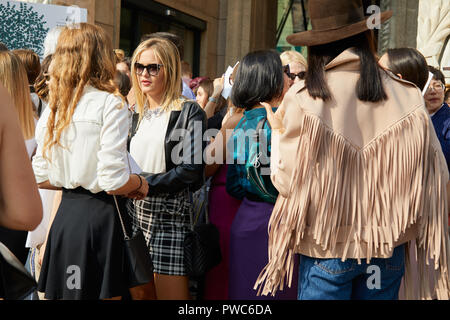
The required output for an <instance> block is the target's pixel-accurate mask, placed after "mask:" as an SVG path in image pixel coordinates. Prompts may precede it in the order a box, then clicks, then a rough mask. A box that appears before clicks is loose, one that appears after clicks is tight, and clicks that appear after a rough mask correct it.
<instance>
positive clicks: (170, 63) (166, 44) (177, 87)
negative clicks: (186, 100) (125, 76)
mask: <svg viewBox="0 0 450 320" xmlns="http://www.w3.org/2000/svg"><path fill="white" fill-rule="evenodd" d="M148 49H152V50H153V52H154V54H155V56H156V57H157V58H158V60H159V61H160V62H161V64H162V65H163V70H162V71H163V72H164V96H163V99H162V104H161V107H162V108H163V109H164V110H165V111H169V110H180V109H181V105H182V101H183V100H182V99H181V92H182V83H181V81H182V80H181V61H180V54H179V52H178V49H177V47H176V46H175V45H174V44H173V43H172V42H170V41H168V40H165V39H162V38H152V39H149V40H146V41H144V42H142V43H141V44H140V45H139V46H138V47H137V49H136V50H135V51H134V54H133V58H132V63H131V79H132V82H133V88H134V90H135V95H136V105H137V108H138V109H137V110H138V112H139V114H140V116H141V117H142V116H143V114H144V108H145V105H146V102H147V97H146V96H145V95H144V93H143V92H142V89H141V87H140V85H139V79H138V75H137V74H136V68H135V66H134V65H135V63H136V62H137V61H138V60H139V58H140V57H141V54H142V52H144V51H145V50H148Z"/></svg>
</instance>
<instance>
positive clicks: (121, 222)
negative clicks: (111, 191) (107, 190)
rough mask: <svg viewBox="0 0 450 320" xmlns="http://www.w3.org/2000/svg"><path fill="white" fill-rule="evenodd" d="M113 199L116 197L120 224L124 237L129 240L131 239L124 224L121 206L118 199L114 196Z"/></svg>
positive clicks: (115, 201)
mask: <svg viewBox="0 0 450 320" xmlns="http://www.w3.org/2000/svg"><path fill="white" fill-rule="evenodd" d="M113 197H114V203H115V204H116V209H117V214H118V215H119V219H120V224H121V225H122V231H123V236H124V238H125V240H129V239H130V238H129V237H128V235H127V231H126V229H125V224H124V223H123V219H122V214H121V213H120V209H119V204H118V203H117V198H116V196H114V195H113Z"/></svg>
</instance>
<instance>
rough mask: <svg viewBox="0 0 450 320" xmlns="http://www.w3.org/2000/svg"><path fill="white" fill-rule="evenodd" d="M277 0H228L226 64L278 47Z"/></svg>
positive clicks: (232, 63)
mask: <svg viewBox="0 0 450 320" xmlns="http://www.w3.org/2000/svg"><path fill="white" fill-rule="evenodd" d="M276 11H277V0H246V1H242V0H227V12H228V17H227V21H226V48H225V66H228V65H234V64H235V63H236V62H237V61H238V60H240V59H242V57H243V56H245V55H246V54H247V53H249V52H250V51H254V50H258V49H274V48H275V46H276V43H275V42H276V22H277V21H276V18H277V15H276Z"/></svg>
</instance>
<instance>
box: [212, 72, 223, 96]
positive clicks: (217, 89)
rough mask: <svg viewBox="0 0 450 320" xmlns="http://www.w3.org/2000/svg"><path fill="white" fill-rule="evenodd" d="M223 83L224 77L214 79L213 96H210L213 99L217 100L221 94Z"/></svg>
mask: <svg viewBox="0 0 450 320" xmlns="http://www.w3.org/2000/svg"><path fill="white" fill-rule="evenodd" d="M224 81H225V77H224V76H222V77H220V78H216V79H214V82H213V85H214V91H213V94H212V96H213V97H214V98H217V97H219V96H220V95H221V94H222V91H223V84H224Z"/></svg>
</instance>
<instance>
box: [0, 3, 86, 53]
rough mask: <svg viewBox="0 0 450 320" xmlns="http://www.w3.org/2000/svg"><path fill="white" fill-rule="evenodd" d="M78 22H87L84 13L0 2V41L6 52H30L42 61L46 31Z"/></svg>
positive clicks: (35, 4)
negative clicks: (25, 50)
mask: <svg viewBox="0 0 450 320" xmlns="http://www.w3.org/2000/svg"><path fill="white" fill-rule="evenodd" d="M80 22H87V9H82V8H79V7H77V6H70V7H66V6H55V5H51V4H39V3H27V2H19V1H11V0H0V41H1V42H3V43H4V44H5V45H6V46H7V47H8V49H10V50H14V49H31V50H33V51H34V52H36V53H37V54H38V55H39V56H40V57H41V58H42V56H43V54H44V40H45V36H46V35H47V33H48V31H50V30H51V29H53V28H54V27H57V26H65V25H68V24H73V23H80Z"/></svg>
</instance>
